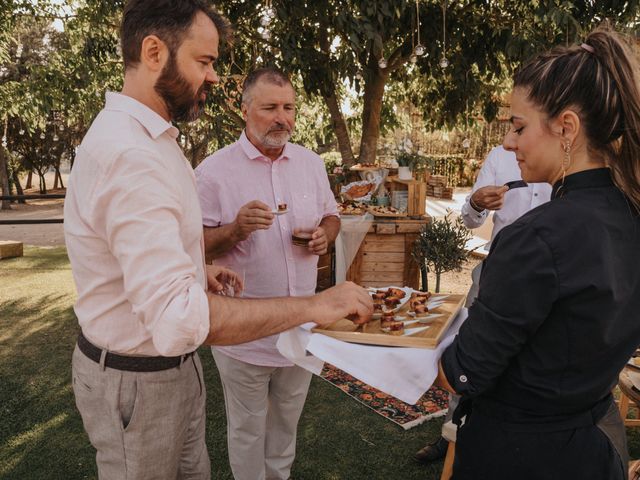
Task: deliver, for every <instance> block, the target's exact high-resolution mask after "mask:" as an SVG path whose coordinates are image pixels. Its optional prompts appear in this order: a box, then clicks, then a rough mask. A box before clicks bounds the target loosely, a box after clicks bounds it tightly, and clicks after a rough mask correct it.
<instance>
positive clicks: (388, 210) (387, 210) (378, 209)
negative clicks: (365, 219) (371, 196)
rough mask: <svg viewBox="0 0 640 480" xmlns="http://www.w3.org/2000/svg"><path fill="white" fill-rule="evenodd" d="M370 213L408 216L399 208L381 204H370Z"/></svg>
mask: <svg viewBox="0 0 640 480" xmlns="http://www.w3.org/2000/svg"><path fill="white" fill-rule="evenodd" d="M369 213H371V214H373V215H374V216H375V217H406V216H407V214H406V213H405V212H401V211H400V210H398V209H397V208H394V207H384V206H381V205H371V206H369Z"/></svg>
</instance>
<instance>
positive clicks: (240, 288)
mask: <svg viewBox="0 0 640 480" xmlns="http://www.w3.org/2000/svg"><path fill="white" fill-rule="evenodd" d="M227 268H229V267H227ZM229 270H232V271H233V272H234V273H235V274H236V275H237V276H238V280H239V281H232V282H225V283H224V288H223V289H222V290H221V291H220V295H224V296H225V297H242V295H243V294H244V290H245V283H244V278H245V275H244V268H229Z"/></svg>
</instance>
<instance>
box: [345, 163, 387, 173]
mask: <svg viewBox="0 0 640 480" xmlns="http://www.w3.org/2000/svg"><path fill="white" fill-rule="evenodd" d="M378 169H380V167H379V166H378V165H376V164H374V163H356V164H355V165H354V166H353V167H351V168H350V169H349V170H352V171H354V172H361V171H363V170H378Z"/></svg>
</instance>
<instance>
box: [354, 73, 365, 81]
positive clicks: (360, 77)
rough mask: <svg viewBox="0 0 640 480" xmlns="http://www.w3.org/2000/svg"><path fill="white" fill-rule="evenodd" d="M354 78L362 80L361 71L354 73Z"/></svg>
mask: <svg viewBox="0 0 640 480" xmlns="http://www.w3.org/2000/svg"><path fill="white" fill-rule="evenodd" d="M356 80H359V81H362V80H364V77H363V76H362V73H360V72H358V73H356Z"/></svg>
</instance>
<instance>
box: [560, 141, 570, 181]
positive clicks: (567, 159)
mask: <svg viewBox="0 0 640 480" xmlns="http://www.w3.org/2000/svg"><path fill="white" fill-rule="evenodd" d="M570 166H571V144H570V143H569V142H567V143H565V144H564V158H563V159H562V185H564V177H565V175H566V173H567V170H569V167H570Z"/></svg>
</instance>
